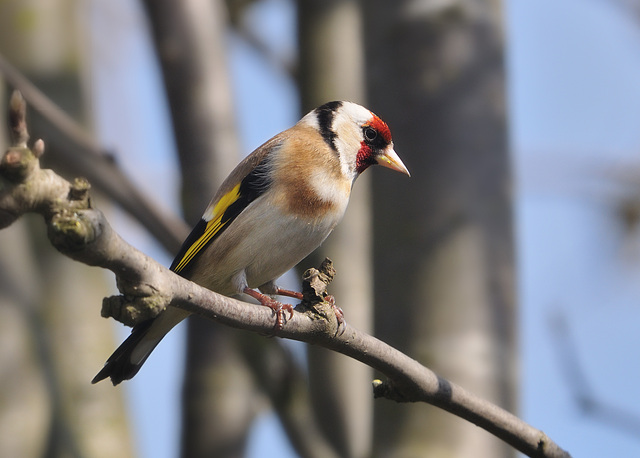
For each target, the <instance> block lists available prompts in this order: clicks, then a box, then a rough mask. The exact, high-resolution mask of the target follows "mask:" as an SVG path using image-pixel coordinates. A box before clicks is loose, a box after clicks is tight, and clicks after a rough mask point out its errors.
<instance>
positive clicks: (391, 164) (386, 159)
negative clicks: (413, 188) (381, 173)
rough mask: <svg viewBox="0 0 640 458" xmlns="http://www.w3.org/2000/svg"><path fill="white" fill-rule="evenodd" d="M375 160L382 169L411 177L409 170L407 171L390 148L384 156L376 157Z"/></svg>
mask: <svg viewBox="0 0 640 458" xmlns="http://www.w3.org/2000/svg"><path fill="white" fill-rule="evenodd" d="M375 159H376V162H377V163H378V164H380V165H381V166H383V167H387V168H389V169H391V170H395V171H397V172H402V173H404V174H405V175H407V176H411V174H410V173H409V170H407V168H406V167H405V165H404V164H403V163H402V161H401V160H400V157H398V155H397V154H396V152H395V151H394V150H393V149H392V148H388V149H387V150H386V151H385V153H384V154H380V155H377V156H376V157H375Z"/></svg>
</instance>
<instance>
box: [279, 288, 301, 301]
mask: <svg viewBox="0 0 640 458" xmlns="http://www.w3.org/2000/svg"><path fill="white" fill-rule="evenodd" d="M276 294H277V295H278V296H287V297H293V298H294V299H298V300H299V301H301V300H302V293H299V292H298V291H291V290H290V289H282V288H279V287H276Z"/></svg>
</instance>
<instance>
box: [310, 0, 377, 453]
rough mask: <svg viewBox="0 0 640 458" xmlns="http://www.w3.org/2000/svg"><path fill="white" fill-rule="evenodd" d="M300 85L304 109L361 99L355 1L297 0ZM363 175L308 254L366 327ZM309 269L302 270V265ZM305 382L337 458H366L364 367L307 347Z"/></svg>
mask: <svg viewBox="0 0 640 458" xmlns="http://www.w3.org/2000/svg"><path fill="white" fill-rule="evenodd" d="M298 37H299V69H300V72H299V83H300V94H301V99H302V108H303V112H304V113H306V112H308V111H309V110H311V109H313V108H315V107H317V106H319V105H321V104H323V103H325V102H329V101H331V100H351V101H354V102H358V103H362V104H365V102H364V100H363V99H364V92H365V91H364V89H365V87H364V78H363V66H364V62H363V58H364V56H363V51H364V50H363V46H364V45H363V43H362V24H361V11H360V7H359V2H358V1H354V0H331V1H322V0H300V1H298ZM370 203H371V200H370V183H369V176H368V175H364V176H362V177H360V178H358V182H357V184H356V185H355V187H354V191H353V193H352V196H351V202H350V203H349V208H348V210H347V213H346V215H345V218H344V220H343V221H342V222H341V223H340V224H339V225H338V227H337V228H336V229H335V230H334V231H333V233H332V234H331V236H330V237H329V239H328V240H327V241H326V242H325V243H324V244H323V246H322V247H321V248H320V249H319V250H318V251H317V252H316V254H314V256H313V262H304V263H303V264H302V267H303V268H307V267H311V266H312V265H315V266H317V265H319V262H320V261H321V259H322V258H324V257H325V256H328V257H330V258H331V259H332V260H333V261H334V263H335V266H336V269H337V270H338V275H337V276H336V278H335V280H334V281H333V283H332V284H331V286H330V289H329V290H330V292H331V293H332V294H333V295H334V296H335V297H336V300H337V303H338V305H339V306H341V307H343V308H344V312H345V317H346V320H347V321H348V322H349V323H350V324H351V325H353V326H355V327H356V328H358V329H361V330H363V331H365V332H371V329H372V321H373V318H372V309H373V301H372V277H373V269H372V267H371V236H370V234H371V211H370ZM307 264H308V265H307ZM307 349H308V350H307V354H308V357H309V372H310V376H309V385H310V389H311V398H312V399H313V400H314V410H315V412H316V415H317V418H318V423H319V425H320V427H321V428H322V430H323V431H324V433H325V436H326V437H327V440H328V441H329V442H330V443H332V444H333V446H334V448H335V449H336V451H337V453H338V455H339V456H341V457H364V456H369V454H370V447H371V433H372V416H373V402H372V396H371V391H370V389H369V387H370V386H371V385H370V384H371V380H372V375H373V373H372V371H371V369H370V368H369V367H367V366H365V365H363V364H361V363H359V362H357V361H355V360H353V359H350V358H347V357H346V356H343V355H341V354H339V353H335V352H331V351H329V350H327V349H325V348H321V347H316V346H308V347H307Z"/></svg>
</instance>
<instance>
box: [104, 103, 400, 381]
mask: <svg viewBox="0 0 640 458" xmlns="http://www.w3.org/2000/svg"><path fill="white" fill-rule="evenodd" d="M374 164H380V165H382V166H384V167H388V168H390V169H392V170H396V171H399V172H402V173H405V174H407V175H409V171H408V170H407V168H406V167H405V166H404V164H403V163H402V161H401V160H400V158H399V157H398V155H397V154H396V152H395V151H394V150H393V142H392V140H391V132H390V131H389V128H388V127H387V124H385V122H384V121H382V120H381V119H380V118H379V117H378V116H376V115H375V114H373V113H372V112H371V111H369V110H367V109H366V108H364V107H362V106H360V105H357V104H355V103H352V102H339V101H337V102H329V103H327V104H325V105H322V106H321V107H318V108H316V109H315V110H313V111H311V112H310V113H308V114H307V115H306V116H304V117H303V118H302V119H301V120H300V121H299V122H298V123H297V124H296V125H295V126H293V127H291V128H290V129H288V130H285V131H284V132H281V133H279V134H278V135H276V136H275V137H273V138H272V139H271V140H269V141H267V142H266V143H265V144H263V145H262V146H260V147H259V148H258V149H256V150H255V151H254V152H253V153H251V154H250V155H249V156H247V157H246V158H245V159H244V160H243V161H242V162H240V164H238V166H237V167H236V168H235V169H234V170H233V171H232V172H231V174H230V175H229V176H228V177H227V179H226V180H225V181H224V182H223V183H222V185H221V186H220V189H219V190H218V192H217V193H216V194H215V196H214V197H213V199H212V201H211V203H210V204H209V206H208V207H207V209H206V210H205V212H204V215H203V216H202V219H201V220H200V221H199V222H198V224H197V225H196V226H195V227H194V229H193V231H192V232H191V234H190V235H189V236H188V237H187V239H186V240H185V242H184V244H183V246H182V248H181V249H180V251H179V252H178V254H177V256H176V257H175V259H174V261H173V263H172V264H171V270H173V271H174V272H176V273H177V274H179V275H181V276H183V277H185V278H187V279H189V280H191V281H193V282H195V283H198V284H199V285H201V286H204V287H206V288H209V289H211V290H213V291H216V292H218V293H220V294H223V295H227V296H232V295H236V294H241V293H245V294H248V295H249V296H251V297H253V298H255V299H257V300H258V301H259V302H260V303H261V304H262V305H265V306H268V307H271V308H272V309H273V310H274V311H275V313H276V329H278V328H279V327H282V325H283V323H284V312H285V311H288V312H289V313H290V314H292V313H293V308H292V306H291V305H283V304H281V303H280V302H278V301H276V300H275V299H273V298H272V297H271V295H281V296H289V297H294V298H298V299H300V298H301V297H302V295H301V294H300V293H297V292H294V291H288V290H283V289H281V288H279V287H278V286H276V284H275V280H276V279H277V278H278V277H280V276H281V275H282V274H284V273H285V272H286V271H288V270H289V269H291V268H292V267H294V266H295V265H296V264H297V263H298V262H300V261H301V260H302V259H303V258H304V257H306V256H307V255H308V254H309V253H311V252H312V251H313V250H315V249H316V248H317V247H318V246H319V245H320V244H321V243H322V242H323V241H324V240H325V239H326V238H327V236H328V235H329V233H330V232H331V231H332V230H333V228H334V227H335V226H336V224H338V222H339V221H340V220H341V219H342V216H343V215H344V212H345V209H346V207H347V203H348V201H349V195H350V193H351V187H352V186H353V183H354V181H355V179H356V178H357V177H358V175H360V174H361V173H362V172H364V171H365V170H366V169H367V168H368V167H369V166H371V165H374ZM256 288H257V289H256ZM187 316H188V312H186V311H184V310H181V309H178V308H175V307H168V308H167V309H166V310H165V311H163V312H162V313H160V315H158V316H157V317H156V318H154V319H152V320H149V321H146V322H143V323H140V324H138V325H136V326H134V328H133V330H132V331H131V335H130V336H129V337H128V338H127V339H126V340H125V341H124V342H123V343H122V345H120V347H118V349H116V351H115V352H114V353H113V354H112V355H111V357H110V358H109V359H108V360H107V362H106V363H105V365H104V367H103V369H102V370H101V371H100V372H99V373H98V374H97V375H96V376H95V378H94V379H93V380H92V383H97V382H99V381H100V380H103V379H105V378H107V377H111V381H112V383H113V384H114V385H117V384H118V383H120V382H122V381H123V380H128V379H130V378H132V377H133V376H134V375H135V374H136V373H137V372H138V370H140V367H141V366H142V364H143V363H144V362H145V361H146V359H147V358H148V357H149V355H150V354H151V352H152V351H153V349H154V348H155V347H156V345H158V343H159V342H160V340H162V338H163V337H164V336H165V334H166V333H167V332H169V331H170V330H171V329H172V328H173V327H174V326H175V325H176V324H178V323H179V322H180V321H182V320H183V319H185V318H186V317H187Z"/></svg>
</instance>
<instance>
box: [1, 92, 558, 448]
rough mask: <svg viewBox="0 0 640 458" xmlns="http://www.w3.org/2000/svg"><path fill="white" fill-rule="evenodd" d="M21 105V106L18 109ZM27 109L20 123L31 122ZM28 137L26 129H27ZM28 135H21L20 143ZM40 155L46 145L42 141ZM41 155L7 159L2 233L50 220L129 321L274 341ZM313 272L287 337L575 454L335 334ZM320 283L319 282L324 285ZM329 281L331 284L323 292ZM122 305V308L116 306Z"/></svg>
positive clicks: (15, 154) (15, 153) (516, 437)
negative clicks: (179, 317)
mask: <svg viewBox="0 0 640 458" xmlns="http://www.w3.org/2000/svg"><path fill="white" fill-rule="evenodd" d="M17 108H22V107H21V106H20V104H18V106H17ZM19 113H20V110H16V116H13V117H12V120H13V121H12V122H15V123H16V124H15V126H17V125H18V123H20V122H22V119H20V116H21V115H20V114H19ZM25 132H26V130H25ZM20 138H22V137H20ZM38 145H39V147H38V148H37V150H38V151H40V153H41V152H42V151H44V144H42V143H38ZM38 155H39V154H34V152H33V151H31V150H30V149H28V148H23V147H21V146H20V145H14V146H13V147H12V148H11V149H10V150H9V151H8V152H7V153H6V154H5V155H4V156H3V158H2V160H1V161H0V227H5V226H7V225H8V224H10V223H11V222H12V221H14V220H15V219H17V218H18V217H19V216H20V215H22V214H24V213H26V212H37V213H40V214H42V215H43V216H44V218H45V222H46V223H47V232H48V235H49V238H50V240H51V242H52V244H53V245H54V246H55V247H56V248H57V249H58V250H59V251H61V252H62V253H63V254H65V255H67V256H69V257H71V258H73V259H75V260H77V261H80V262H83V263H86V264H89V265H92V266H99V267H103V268H106V269H109V270H111V271H112V272H114V274H115V275H116V279H117V284H118V288H119V290H120V292H121V293H122V295H121V296H115V297H113V298H108V299H106V300H105V307H104V308H103V312H104V314H105V315H109V316H114V315H118V316H117V318H118V319H120V320H123V321H126V322H128V323H129V324H132V323H135V322H138V321H139V320H144V319H148V318H150V317H153V316H156V315H157V314H158V313H160V312H161V311H162V310H163V309H164V308H165V307H167V306H169V305H171V306H174V307H180V308H183V309H185V310H187V311H189V312H191V313H196V314H199V315H202V316H205V317H207V318H210V319H213V320H215V321H218V322H220V323H223V324H227V325H229V326H233V327H236V328H241V329H245V330H250V331H254V332H258V333H260V334H269V333H271V331H272V329H273V319H274V317H273V315H272V312H271V310H269V309H268V308H266V307H260V306H256V305H253V304H248V303H244V302H240V301H238V300H235V299H231V298H228V297H225V296H221V295H219V294H216V293H214V292H212V291H210V290H207V289H205V288H203V287H201V286H198V285H196V284H195V283H192V282H190V281H188V280H186V279H184V278H182V277H180V276H178V275H176V274H174V273H173V272H171V271H169V270H168V269H166V268H165V267H163V266H161V265H160V264H158V263H157V262H155V261H154V260H153V259H151V258H149V257H148V256H146V255H144V254H143V253H141V252H139V251H137V250H136V249H134V248H133V247H131V246H130V245H129V244H127V243H126V242H125V241H124V240H123V239H122V238H121V237H120V236H119V235H118V234H117V233H115V231H113V230H112V229H111V227H110V226H109V223H108V222H107V220H106V218H105V217H104V215H103V214H102V213H101V212H99V211H98V210H95V209H93V208H91V205H90V201H89V198H88V192H87V191H88V186H87V183H86V182H84V181H78V182H76V183H75V184H73V185H72V184H70V183H69V182H67V181H66V180H64V179H63V178H61V177H60V176H58V175H56V174H55V173H53V172H52V171H50V170H42V169H40V166H39V160H38ZM327 273H328V270H327V269H324V274H325V275H320V274H318V275H315V274H314V275H311V277H313V281H312V282H309V288H311V290H312V291H307V293H306V295H307V296H306V297H307V299H310V304H307V305H306V306H302V307H301V310H302V309H304V313H294V315H293V317H292V318H291V319H290V320H288V321H287V323H286V325H285V326H284V328H283V329H281V330H280V331H279V332H278V334H279V336H281V337H285V338H290V339H295V340H300V341H304V342H307V343H312V344H317V345H321V346H324V347H326V348H329V349H331V350H335V351H338V352H340V353H343V354H345V355H347V356H350V357H352V358H355V359H357V360H359V361H361V362H363V363H365V364H367V365H369V366H371V367H373V368H375V369H377V370H378V371H380V372H381V373H383V374H385V375H386V376H387V377H388V381H387V382H386V383H377V384H376V388H375V393H376V395H383V396H385V397H389V398H391V399H395V400H402V401H412V402H415V401H422V402H427V403H429V404H433V405H435V406H438V407H441V408H442V409H444V410H447V411H448V412H451V413H453V414H455V415H458V416H460V417H462V418H465V419H467V420H468V421H471V422H473V423H475V424H476V425H478V426H480V427H482V428H484V429H486V430H487V431H489V432H491V433H492V434H494V435H495V436H497V437H499V438H501V439H502V440H504V441H505V442H507V443H509V444H511V445H512V446H513V447H515V448H516V449H518V450H520V451H521V452H523V453H525V454H527V455H529V456H536V457H538V456H539V457H567V456H569V455H568V453H567V452H565V451H564V450H562V449H561V448H560V447H558V446H557V445H556V444H555V443H554V442H553V441H551V440H550V439H549V438H548V437H547V436H546V435H545V434H544V433H543V432H541V431H539V430H537V429H535V428H533V427H531V426H530V425H528V424H526V423H525V422H523V421H522V420H520V419H519V418H517V417H515V416H514V415H512V414H510V413H508V412H506V411H505V410H503V409H501V408H499V407H497V406H495V405H493V404H491V403H489V402H487V401H484V400H482V399H480V398H478V397H476V396H474V395H472V394H471V393H469V392H467V391H466V390H464V389H463V388H461V387H459V386H457V385H455V384H453V383H451V382H449V381H447V380H445V379H443V378H441V377H438V376H437V375H436V374H435V373H433V372H432V371H430V370H429V369H427V368H426V367H424V366H422V365H421V364H419V363H418V362H417V361H415V360H413V359H411V358H409V357H408V356H406V355H404V354H403V353H401V352H399V351H398V350H396V349H394V348H392V347H390V346H389V345H387V344H385V343H384V342H381V341H379V340H378V339H376V338H374V337H372V336H370V335H368V334H365V333H363V332H360V331H358V330H356V329H354V328H353V327H351V326H350V325H349V324H344V329H343V332H341V333H339V334H336V330H337V326H338V319H337V317H336V314H335V313H322V315H323V316H322V317H321V318H322V319H318V315H317V313H311V309H313V310H319V307H321V308H323V307H326V306H329V307H330V306H331V304H330V303H327V304H324V302H325V299H326V296H325V288H326V283H328V281H330V278H331V275H327ZM318 282H320V283H318ZM323 284H324V286H323ZM114 304H115V306H114Z"/></svg>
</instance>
